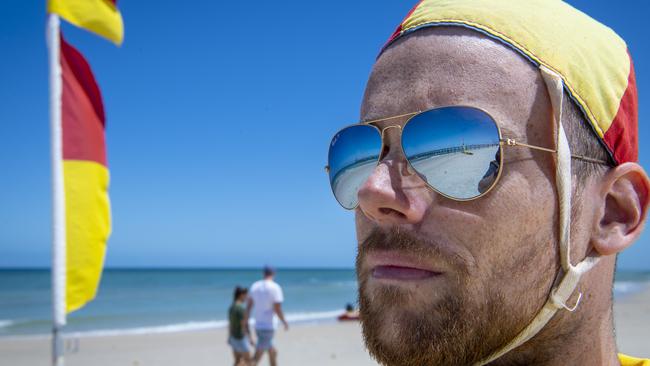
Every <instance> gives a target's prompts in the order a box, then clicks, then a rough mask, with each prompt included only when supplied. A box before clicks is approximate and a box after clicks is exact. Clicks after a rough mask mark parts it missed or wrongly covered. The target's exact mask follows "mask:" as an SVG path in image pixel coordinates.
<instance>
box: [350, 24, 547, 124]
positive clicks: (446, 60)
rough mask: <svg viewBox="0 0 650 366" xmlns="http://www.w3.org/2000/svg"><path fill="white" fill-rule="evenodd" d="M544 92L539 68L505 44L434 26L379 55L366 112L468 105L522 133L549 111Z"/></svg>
mask: <svg viewBox="0 0 650 366" xmlns="http://www.w3.org/2000/svg"><path fill="white" fill-rule="evenodd" d="M545 93H546V92H545V89H544V87H543V81H542V79H541V76H540V75H539V71H538V70H537V69H536V68H535V67H534V66H532V65H531V64H530V63H529V62H528V61H527V60H525V59H524V58H523V57H522V56H521V55H519V54H517V53H516V52H515V51H513V50H511V49H509V48H507V47H505V46H504V45H502V44H501V43H499V42H496V41H494V40H492V39H490V38H488V37H486V36H484V35H482V34H480V33H477V32H473V31H470V30H466V29H463V28H458V27H445V28H442V27H439V28H429V29H423V30H420V31H418V32H415V33H413V34H410V35H408V36H406V37H403V38H402V39H400V40H398V41H397V42H395V43H394V44H392V45H391V47H389V48H388V49H387V50H385V52H384V53H383V54H382V55H381V57H380V58H379V59H378V60H377V63H376V64H375V66H374V68H373V71H372V74H371V76H370V79H369V81H368V85H367V88H366V94H365V96H364V102H363V105H362V110H361V117H362V120H369V119H375V118H383V117H386V116H393V115H399V114H403V113H409V112H414V111H420V110H426V109H430V108H435V107H442V106H448V105H469V106H473V107H477V108H481V109H484V110H486V111H488V112H489V113H490V114H492V115H493V116H494V117H495V118H496V119H497V120H499V121H501V122H503V123H501V127H502V128H503V129H504V130H505V131H504V132H507V131H508V130H510V129H512V130H519V132H521V131H522V129H521V128H517V127H523V128H525V122H526V121H527V120H528V119H529V118H530V116H531V113H547V111H548V98H547V96H546V94H545ZM540 94H541V95H540ZM508 122H510V123H508ZM514 122H517V123H514ZM511 125H512V126H511ZM512 132H517V131H512Z"/></svg>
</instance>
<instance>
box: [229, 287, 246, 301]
mask: <svg viewBox="0 0 650 366" xmlns="http://www.w3.org/2000/svg"><path fill="white" fill-rule="evenodd" d="M247 293H248V289H247V288H246V287H239V286H235V292H234V296H233V300H234V301H237V299H239V297H240V296H241V295H245V294H247Z"/></svg>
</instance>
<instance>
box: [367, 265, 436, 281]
mask: <svg viewBox="0 0 650 366" xmlns="http://www.w3.org/2000/svg"><path fill="white" fill-rule="evenodd" d="M439 274H440V273H438V272H432V271H427V270H424V269H418V268H412V267H400V266H376V267H374V268H373V269H372V277H374V278H378V279H389V280H400V281H413V280H424V279H427V278H431V277H434V276H437V275H439Z"/></svg>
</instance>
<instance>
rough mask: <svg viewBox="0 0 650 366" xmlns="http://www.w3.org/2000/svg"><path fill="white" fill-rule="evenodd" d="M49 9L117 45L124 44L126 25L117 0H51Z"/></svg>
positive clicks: (49, 11) (48, 5) (50, 11)
mask: <svg viewBox="0 0 650 366" xmlns="http://www.w3.org/2000/svg"><path fill="white" fill-rule="evenodd" d="M47 11H48V13H53V14H58V15H59V16H61V17H62V18H64V19H65V20H67V21H68V22H70V23H72V24H74V25H76V26H78V27H81V28H84V29H87V30H89V31H91V32H94V33H97V34H98V35H100V36H102V37H104V38H107V39H109V40H111V41H113V43H115V44H117V45H120V44H122V40H123V38H124V25H123V23H122V15H121V14H120V11H119V10H118V9H117V6H116V0H49V1H48V4H47Z"/></svg>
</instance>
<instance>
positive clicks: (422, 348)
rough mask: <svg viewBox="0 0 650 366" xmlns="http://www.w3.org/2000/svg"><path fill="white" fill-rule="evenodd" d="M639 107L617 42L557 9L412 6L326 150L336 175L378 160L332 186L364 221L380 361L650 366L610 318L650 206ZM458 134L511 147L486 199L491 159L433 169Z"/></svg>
mask: <svg viewBox="0 0 650 366" xmlns="http://www.w3.org/2000/svg"><path fill="white" fill-rule="evenodd" d="M373 6H375V5H373ZM376 6H381V5H380V3H377V5H376ZM364 16H368V13H362V14H359V17H364ZM637 102H638V101H637V90H636V82H635V73H634V66H633V63H632V60H631V56H630V53H629V52H628V50H627V46H626V44H625V41H623V40H622V39H621V38H620V37H619V36H618V35H617V34H616V33H615V32H614V31H613V30H612V29H610V28H608V27H606V26H604V25H602V24H600V23H598V22H597V21H596V20H594V19H592V18H590V17H589V16H587V15H586V14H584V13H582V12H580V11H578V10H576V9H575V8H573V7H572V6H571V5H569V4H567V3H565V2H562V1H559V0H509V1H504V0H501V1H497V0H454V1H448V0H445V1H443V0H422V1H419V2H418V3H417V5H416V6H415V7H414V8H413V10H411V12H409V13H408V14H407V16H406V18H405V19H404V20H403V22H402V23H401V24H400V25H399V26H398V27H397V30H396V31H395V32H394V33H393V34H392V37H391V38H390V39H389V41H388V42H387V43H386V45H385V46H384V48H383V49H382V50H381V51H380V53H379V55H378V56H377V59H376V61H375V64H374V66H373V69H372V72H371V74H370V77H369V80H368V82H367V85H366V90H365V94H364V97H363V102H362V105H361V108H360V110H361V122H360V123H358V124H355V125H351V126H348V127H345V128H344V129H342V130H340V131H338V132H337V133H336V134H335V136H334V137H333V138H332V140H331V141H330V144H329V154H328V167H329V168H332V167H333V168H334V169H338V168H339V167H340V166H341V165H343V164H345V163H346V162H349V161H354V160H355V159H360V157H361V158H367V160H369V159H375V161H376V165H375V166H374V167H373V168H372V169H356V170H350V171H348V172H347V175H346V176H345V177H344V178H345V179H342V178H341V175H340V174H331V175H330V176H329V179H330V184H331V186H332V191H333V193H334V195H335V198H336V199H337V201H338V202H339V203H340V204H341V206H343V208H346V209H350V210H352V209H354V210H355V223H356V231H357V240H358V255H357V260H356V271H357V278H358V282H359V286H358V288H359V290H358V291H359V309H360V313H361V318H360V319H361V325H362V331H363V336H364V341H365V344H366V346H367V348H368V350H369V351H370V353H371V354H372V356H373V357H374V358H375V359H376V360H377V361H379V362H380V363H381V364H383V365H395V366H406V365H418V366H419V365H438V366H444V365H453V366H464V365H474V366H480V365H486V364H490V365H547V366H550V365H590V366H591V365H599V366H619V365H624V366H641V365H643V366H650V360H644V359H637V358H633V357H628V356H626V355H623V354H619V353H618V352H617V345H616V339H615V332H614V322H613V310H612V286H613V278H614V272H615V267H616V257H617V254H618V253H620V252H622V251H623V250H625V249H626V248H628V247H629V246H630V245H632V244H633V243H634V241H635V240H637V238H638V237H639V235H640V234H641V232H642V231H643V225H644V222H645V219H646V214H647V210H648V205H649V203H650V180H649V179H648V176H647V175H646V173H645V171H644V170H643V168H642V167H641V166H640V165H639V164H638V163H637V157H638V145H639V141H638V139H639V134H638V108H637ZM461 131H462V133H463V134H464V136H472V137H471V138H472V139H473V140H472V143H473V144H477V145H484V146H489V149H492V148H494V149H499V151H500V153H501V154H500V157H499V158H500V159H499V160H500V163H499V164H498V165H495V166H494V169H495V170H496V172H497V173H496V174H493V176H494V179H491V180H490V181H489V182H485V183H486V186H485V187H484V188H483V189H482V190H481V191H479V190H478V189H477V182H479V181H480V180H481V179H482V177H483V176H484V174H485V171H486V169H487V168H488V167H487V164H489V161H490V160H492V159H490V156H489V155H484V154H487V153H490V154H492V153H493V152H492V151H491V150H489V149H485V150H483V153H481V151H478V150H477V151H476V152H475V153H474V155H471V156H470V155H467V156H464V157H463V164H455V163H456V162H457V161H458V160H455V157H453V156H438V157H436V158H435V160H434V159H431V160H429V161H427V158H426V157H427V156H431V155H432V152H435V151H437V150H439V149H440V148H441V147H444V146H446V145H448V144H449V143H450V141H451V143H453V141H456V140H457V135H458V133H459V132H461ZM486 159H487V160H486ZM433 163H435V165H434V164H433ZM486 163H487V164H486ZM432 167H433V168H432ZM350 197H352V198H353V199H350ZM641 337H643V335H641ZM645 337H646V338H648V335H647V333H646V334H645ZM649 344H650V343H649Z"/></svg>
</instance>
